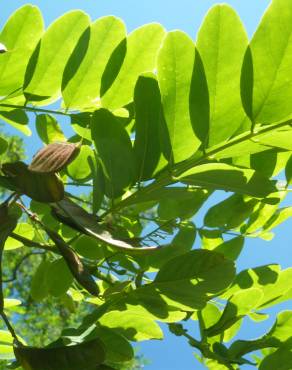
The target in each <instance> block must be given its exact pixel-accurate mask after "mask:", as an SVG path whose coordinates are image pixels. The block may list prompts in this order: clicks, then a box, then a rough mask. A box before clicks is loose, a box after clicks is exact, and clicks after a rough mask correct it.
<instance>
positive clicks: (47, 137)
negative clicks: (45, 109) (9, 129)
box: [35, 114, 66, 144]
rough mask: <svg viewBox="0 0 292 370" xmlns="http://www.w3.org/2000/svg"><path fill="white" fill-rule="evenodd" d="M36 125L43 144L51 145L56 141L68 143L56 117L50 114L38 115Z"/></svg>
mask: <svg viewBox="0 0 292 370" xmlns="http://www.w3.org/2000/svg"><path fill="white" fill-rule="evenodd" d="M35 125H36V130H37V133H38V135H39V137H40V139H41V140H42V142H43V143H45V144H50V143H52V142H55V141H59V142H62V141H66V137H65V136H64V134H63V132H62V129H61V127H60V125H59V123H58V122H57V120H56V119H55V117H53V116H51V115H49V114H38V115H37V117H36V121H35Z"/></svg>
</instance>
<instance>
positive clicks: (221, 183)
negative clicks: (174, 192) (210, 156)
mask: <svg viewBox="0 0 292 370" xmlns="http://www.w3.org/2000/svg"><path fill="white" fill-rule="evenodd" d="M177 180H179V181H181V182H184V183H187V184H191V185H197V186H202V187H204V188H207V189H222V190H225V191H233V192H235V193H239V194H246V195H251V196H253V197H258V198H263V197H265V196H267V195H268V194H269V193H272V192H274V191H276V187H275V185H274V184H273V182H272V181H270V180H269V179H268V178H266V177H264V176H262V175H261V174H260V173H257V172H255V171H253V170H250V169H243V168H238V167H234V166H230V165H227V164H224V163H216V164H215V163H208V164H203V165H200V166H196V167H194V168H192V169H190V170H188V171H186V172H184V173H183V174H182V175H180V176H179V177H178V178H177Z"/></svg>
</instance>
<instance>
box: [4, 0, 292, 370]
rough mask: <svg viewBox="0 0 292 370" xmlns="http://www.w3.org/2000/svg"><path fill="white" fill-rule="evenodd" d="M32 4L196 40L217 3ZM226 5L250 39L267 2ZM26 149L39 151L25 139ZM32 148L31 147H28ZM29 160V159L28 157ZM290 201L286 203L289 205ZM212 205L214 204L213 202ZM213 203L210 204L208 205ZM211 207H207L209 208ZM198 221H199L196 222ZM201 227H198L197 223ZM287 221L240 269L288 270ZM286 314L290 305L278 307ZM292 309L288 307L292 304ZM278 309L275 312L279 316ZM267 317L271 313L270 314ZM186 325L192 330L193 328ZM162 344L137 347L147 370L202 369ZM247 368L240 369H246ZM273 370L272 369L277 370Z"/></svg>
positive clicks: (53, 0)
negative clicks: (160, 28) (276, 266)
mask: <svg viewBox="0 0 292 370" xmlns="http://www.w3.org/2000/svg"><path fill="white" fill-rule="evenodd" d="M25 3H26V2H25V1H24V0H9V1H7V0H6V1H2V2H1V3H0V4H1V5H0V24H1V25H3V23H4V22H5V20H6V19H7V17H8V16H9V15H10V14H11V13H12V12H13V11H14V10H15V9H17V8H18V7H19V6H21V5H23V4H25ZM31 3H32V4H35V5H37V6H39V8H40V9H41V10H42V13H43V14H44V17H45V22H46V24H47V25H48V24H49V23H50V22H51V21H52V20H54V19H55V18H57V17H58V16H60V15H62V14H63V13H64V12H66V11H69V10H72V9H83V10H84V11H86V12H87V13H88V14H89V15H90V16H91V18H92V19H96V18H98V17H100V16H104V15H109V14H113V15H116V16H118V17H120V18H122V19H123V20H124V21H125V23H126V25H127V28H128V30H129V31H131V30H133V29H134V28H136V27H138V26H141V25H142V24H145V23H149V22H154V21H155V22H160V23H162V24H163V25H164V26H165V27H166V29H168V30H171V29H177V28H179V29H182V30H184V31H185V32H187V33H188V34H189V35H190V36H191V37H193V38H195V35H196V32H197V30H198V27H199V26H200V24H201V21H202V19H203V17H204V14H205V13H206V12H207V11H208V9H209V8H210V7H211V6H212V5H214V4H216V3H218V1H215V0H179V1H175V0H144V1H143V0H34V1H31ZM225 3H228V4H230V5H231V6H233V7H234V8H235V9H236V10H237V12H238V13H239V15H240V17H241V19H242V21H243V23H244V24H245V27H246V29H247V31H248V34H249V35H250V36H252V34H253V32H254V31H255V29H256V27H257V24H258V22H259V20H260V18H261V16H262V14H263V12H264V10H265V9H266V7H267V6H268V4H269V3H270V1H269V0H229V1H225ZM26 142H27V143H29V144H30V147H31V148H32V147H35V146H38V145H39V143H38V142H35V143H32V142H31V139H26ZM32 144H34V145H32ZM30 154H31V153H30ZM291 200H292V199H291V197H290V199H288V200H287V201H286V203H288V202H289V203H290V204H291V203H292V202H291ZM213 201H214V200H213ZM210 202H212V200H211V201H210ZM210 204H211V203H209V205H210ZM196 221H197V220H196ZM197 223H198V224H200V222H197ZM291 226H292V225H291V221H290V222H289V221H288V222H286V224H284V225H281V226H280V227H278V228H277V229H276V233H277V234H276V237H275V238H274V240H273V241H271V242H264V241H261V240H249V241H248V242H247V243H246V247H245V250H244V252H243V254H242V256H241V257H240V259H239V261H238V269H239V270H241V269H243V268H245V267H251V266H256V265H263V264H266V263H272V262H277V263H280V264H281V265H282V266H283V267H288V266H289V265H291V258H290V259H289V255H291V233H290V232H289V231H290V229H291ZM282 308H288V304H285V305H282ZM290 308H291V303H290ZM278 309H279V306H278V307H277V310H278ZM270 312H271V313H273V312H275V310H271V311H270ZM272 321H273V319H272V318H271V320H268V321H267V322H265V323H262V324H254V323H247V324H245V325H244V327H243V328H242V329H241V331H240V336H241V337H245V338H253V337H256V336H258V335H260V334H262V333H263V332H264V330H265V329H267V327H269V326H270V325H271V322H272ZM191 326H192V325H189V328H190V330H192V329H194V330H195V328H196V324H195V323H194V324H193V328H192V327H191ZM165 334H166V339H165V340H164V341H161V342H160V341H152V342H145V343H141V345H139V347H140V348H141V350H142V352H143V353H144V354H145V356H146V357H147V358H149V359H151V361H152V364H151V365H149V366H146V369H147V370H192V369H196V370H201V369H204V367H202V366H201V365H199V363H198V362H197V361H196V360H195V358H194V356H193V350H192V349H191V348H190V347H189V346H188V344H187V343H186V342H185V340H184V339H183V338H177V337H174V336H172V335H168V334H167V332H166V333H165ZM249 368H250V367H249V366H245V367H243V369H246V370H247V369H249ZM275 370H276V369H275Z"/></svg>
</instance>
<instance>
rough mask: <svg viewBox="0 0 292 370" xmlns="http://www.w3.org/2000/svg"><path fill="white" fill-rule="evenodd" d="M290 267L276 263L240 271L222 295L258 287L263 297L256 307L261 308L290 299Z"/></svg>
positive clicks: (226, 296)
mask: <svg viewBox="0 0 292 370" xmlns="http://www.w3.org/2000/svg"><path fill="white" fill-rule="evenodd" d="M291 276H292V268H288V269H286V270H282V271H281V269H280V266H278V265H266V266H260V267H256V268H253V269H247V270H243V271H241V272H240V273H239V274H238V275H237V276H236V278H235V280H234V282H233V284H232V286H231V287H230V288H229V289H228V291H226V293H224V294H223V295H222V297H223V298H229V297H231V295H232V294H234V293H236V292H239V291H244V290H246V289H249V288H258V289H260V290H261V291H262V292H263V294H264V295H263V297H262V299H261V300H260V302H258V305H257V308H258V309H263V308H267V307H271V306H273V305H275V304H278V303H281V302H284V301H286V300H288V299H290V296H289V295H290V290H291V287H290V284H289V281H290V280H291Z"/></svg>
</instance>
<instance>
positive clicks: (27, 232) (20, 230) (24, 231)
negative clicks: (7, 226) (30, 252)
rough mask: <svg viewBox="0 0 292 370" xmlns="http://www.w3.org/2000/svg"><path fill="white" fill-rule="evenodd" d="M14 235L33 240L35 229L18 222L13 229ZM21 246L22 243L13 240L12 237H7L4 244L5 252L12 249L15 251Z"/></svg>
mask: <svg viewBox="0 0 292 370" xmlns="http://www.w3.org/2000/svg"><path fill="white" fill-rule="evenodd" d="M14 233H15V234H18V235H20V236H23V237H25V238H27V239H30V240H32V239H33V238H34V234H35V229H34V227H33V226H32V225H31V224H28V223H24V222H20V223H18V224H17V226H16V228H15V229H14ZM22 246H23V243H22V242H20V241H18V240H15V239H13V238H12V237H9V238H8V239H7V240H6V243H5V250H6V251H8V250H12V249H17V248H20V247H22Z"/></svg>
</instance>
